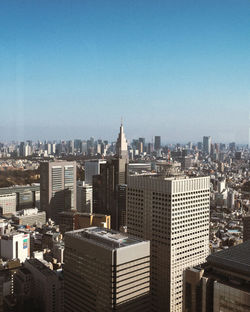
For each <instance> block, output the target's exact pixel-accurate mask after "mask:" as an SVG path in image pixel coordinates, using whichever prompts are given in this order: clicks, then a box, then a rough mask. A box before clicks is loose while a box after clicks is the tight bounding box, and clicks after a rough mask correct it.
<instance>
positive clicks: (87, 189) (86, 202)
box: [77, 181, 93, 213]
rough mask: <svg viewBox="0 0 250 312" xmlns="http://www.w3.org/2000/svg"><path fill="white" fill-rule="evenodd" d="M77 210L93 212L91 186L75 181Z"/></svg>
mask: <svg viewBox="0 0 250 312" xmlns="http://www.w3.org/2000/svg"><path fill="white" fill-rule="evenodd" d="M77 211H79V212H88V213H92V212H93V186H92V185H91V184H86V183H85V182H83V181H77Z"/></svg>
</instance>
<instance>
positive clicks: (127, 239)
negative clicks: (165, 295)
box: [64, 227, 150, 312]
mask: <svg viewBox="0 0 250 312" xmlns="http://www.w3.org/2000/svg"><path fill="white" fill-rule="evenodd" d="M64 255H65V258H64V261H65V262H64V263H65V264H64V287H65V297H64V300H65V306H64V311H65V312H84V311H87V312H103V311H110V312H111V311H124V312H125V311H127V312H131V311H138V312H139V311H143V312H145V311H150V305H149V300H150V244H149V242H148V241H142V240H140V239H137V238H134V237H131V236H128V235H124V234H121V233H119V232H116V231H111V230H107V229H103V228H98V227H92V228H87V229H83V230H77V231H73V232H68V233H66V234H65V254H64Z"/></svg>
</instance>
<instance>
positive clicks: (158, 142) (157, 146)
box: [154, 136, 161, 151]
mask: <svg viewBox="0 0 250 312" xmlns="http://www.w3.org/2000/svg"><path fill="white" fill-rule="evenodd" d="M154 148H155V150H156V151H157V150H159V149H160V148H161V137H160V136H155V146H154Z"/></svg>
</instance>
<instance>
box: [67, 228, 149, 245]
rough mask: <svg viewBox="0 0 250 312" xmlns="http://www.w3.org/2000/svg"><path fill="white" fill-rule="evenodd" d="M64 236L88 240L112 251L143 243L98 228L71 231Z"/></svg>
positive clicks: (122, 234)
mask: <svg viewBox="0 0 250 312" xmlns="http://www.w3.org/2000/svg"><path fill="white" fill-rule="evenodd" d="M66 235H72V236H74V237H76V238H79V239H89V240H92V241H93V242H95V243H97V244H101V245H103V246H104V247H105V246H106V247H109V248H112V249H113V248H114V249H116V248H122V247H127V246H132V245H135V244H138V243H141V242H143V240H140V239H138V238H136V237H133V236H130V235H126V234H124V233H120V232H118V231H114V230H109V229H106V228H100V227H89V228H85V229H80V230H76V231H71V232H67V233H66Z"/></svg>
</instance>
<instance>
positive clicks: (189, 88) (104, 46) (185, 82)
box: [0, 0, 250, 144]
mask: <svg viewBox="0 0 250 312" xmlns="http://www.w3.org/2000/svg"><path fill="white" fill-rule="evenodd" d="M249 16H250V2H249V1H247V0H237V1H236V0H221V1H215V0H212V1H196V0H185V1H184V0H182V1H178V0H177V1H174V2H173V1H163V0H162V1H150V0H138V1H132V0H126V1H117V0H116V1H115V0H109V1H90V0H85V1H80V0H79V1H78V0H74V1H69V0H63V1H59V0H54V1H48V0H43V1H35V2H34V1H31V0H23V1H20V0H13V1H11V2H10V1H6V2H1V3H0V34H1V42H2V45H1V46H0V103H1V117H2V118H1V124H0V142H1V141H10V140H24V139H27V140H28V139H32V140H37V139H41V140H44V139H46V138H47V139H50V138H51V139H53V138H54V139H64V138H65V139H74V138H81V139H86V138H88V137H90V136H93V137H95V138H102V139H108V140H112V141H113V140H116V137H117V134H118V130H119V124H120V119H121V116H122V117H123V118H124V120H125V133H126V136H127V138H128V139H130V140H131V139H133V138H136V137H145V138H146V139H147V141H151V138H152V137H153V136H155V135H161V137H162V142H180V143H184V142H188V141H194V142H198V141H202V137H203V136H204V135H210V136H212V139H213V142H226V143H228V142H232V141H235V142H236V143H239V144H240V143H244V144H247V143H249V126H250V119H249V106H250V105H249V99H250V91H249V85H250V40H249V29H250V19H249Z"/></svg>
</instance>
